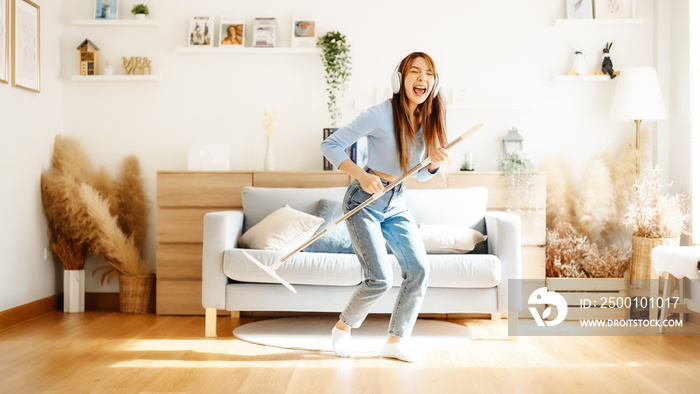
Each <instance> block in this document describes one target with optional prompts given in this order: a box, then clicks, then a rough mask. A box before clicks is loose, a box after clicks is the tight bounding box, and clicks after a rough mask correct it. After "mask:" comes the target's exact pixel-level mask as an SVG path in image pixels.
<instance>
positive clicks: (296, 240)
mask: <svg viewBox="0 0 700 394" xmlns="http://www.w3.org/2000/svg"><path fill="white" fill-rule="evenodd" d="M322 223H323V219H321V218H319V217H316V216H313V215H309V214H308V213H304V212H301V211H297V210H296V209H294V208H291V207H290V206H289V205H285V206H284V207H282V208H280V209H278V210H276V211H274V212H272V213H271V214H269V215H268V216H267V217H266V218H265V219H263V220H261V221H260V222H259V223H257V224H256V225H255V226H253V227H251V228H250V229H249V230H248V231H246V232H245V233H243V235H242V236H241V238H240V240H239V243H240V244H241V245H242V246H244V247H246V248H250V249H262V250H279V251H281V252H283V253H289V252H291V251H293V250H295V249H296V248H298V247H299V246H301V245H302V244H304V243H305V242H306V241H308V240H309V238H311V236H312V235H313V234H314V232H316V230H317V229H318V227H319V226H320V225H321V224H322Z"/></svg>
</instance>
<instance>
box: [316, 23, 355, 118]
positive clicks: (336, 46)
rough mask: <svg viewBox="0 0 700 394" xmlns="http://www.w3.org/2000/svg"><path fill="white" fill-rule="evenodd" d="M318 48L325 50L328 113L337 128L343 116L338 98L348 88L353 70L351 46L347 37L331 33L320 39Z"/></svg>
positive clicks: (334, 32) (324, 62) (336, 32)
mask: <svg viewBox="0 0 700 394" xmlns="http://www.w3.org/2000/svg"><path fill="white" fill-rule="evenodd" d="M317 46H319V47H321V48H322V50H323V53H322V54H321V59H322V61H323V68H324V69H325V71H326V84H327V86H326V91H327V92H328V112H329V113H330V115H331V125H332V126H334V127H335V126H337V124H338V120H339V119H340V116H341V115H340V107H339V106H338V98H339V97H340V96H341V94H342V92H343V91H344V90H345V88H346V87H347V85H348V81H349V79H350V75H351V70H352V57H351V56H350V45H349V44H348V43H347V39H346V37H345V35H343V34H340V32H338V31H329V32H328V33H326V34H325V35H323V36H321V37H319V39H318V42H317Z"/></svg>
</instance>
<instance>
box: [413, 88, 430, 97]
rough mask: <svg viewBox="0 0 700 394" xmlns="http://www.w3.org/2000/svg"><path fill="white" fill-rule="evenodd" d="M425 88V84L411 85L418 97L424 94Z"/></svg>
mask: <svg viewBox="0 0 700 394" xmlns="http://www.w3.org/2000/svg"><path fill="white" fill-rule="evenodd" d="M426 90H427V88H426V87H425V86H414V87H413V93H415V94H416V96H418V97H422V96H423V95H425V92H426Z"/></svg>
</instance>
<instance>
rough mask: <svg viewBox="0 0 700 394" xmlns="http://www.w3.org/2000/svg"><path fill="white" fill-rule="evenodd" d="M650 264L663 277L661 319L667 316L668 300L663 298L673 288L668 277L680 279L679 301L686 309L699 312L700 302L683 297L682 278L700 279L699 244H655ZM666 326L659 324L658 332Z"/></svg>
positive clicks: (665, 297) (662, 331)
mask: <svg viewBox="0 0 700 394" xmlns="http://www.w3.org/2000/svg"><path fill="white" fill-rule="evenodd" d="M651 265H652V267H653V268H654V271H655V272H656V275H658V276H660V277H662V278H663V279H664V293H663V300H664V303H663V306H662V308H661V320H662V321H663V320H666V319H667V318H668V302H666V301H665V300H666V299H667V298H668V297H669V296H670V292H671V291H672V290H673V289H672V288H671V287H675V286H669V282H670V281H671V280H670V277H671V276H673V277H674V278H677V279H680V280H679V282H680V283H681V284H680V285H679V303H680V304H685V306H686V309H688V310H689V311H692V312H698V313H700V302H697V301H694V300H691V299H690V298H684V295H683V285H682V283H683V281H682V279H683V278H690V279H700V246H657V247H655V248H654V249H653V250H652V251H651ZM665 331H666V328H665V327H664V326H659V332H660V333H662V334H663V333H664V332H665Z"/></svg>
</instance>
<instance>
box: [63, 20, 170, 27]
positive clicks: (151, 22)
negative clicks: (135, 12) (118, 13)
mask: <svg viewBox="0 0 700 394" xmlns="http://www.w3.org/2000/svg"><path fill="white" fill-rule="evenodd" d="M71 24H72V25H74V26H104V27H107V26H111V27H116V26H129V27H135V26H143V27H160V22H158V20H156V19H146V20H137V19H116V20H101V19H73V21H72V22H71Z"/></svg>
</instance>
